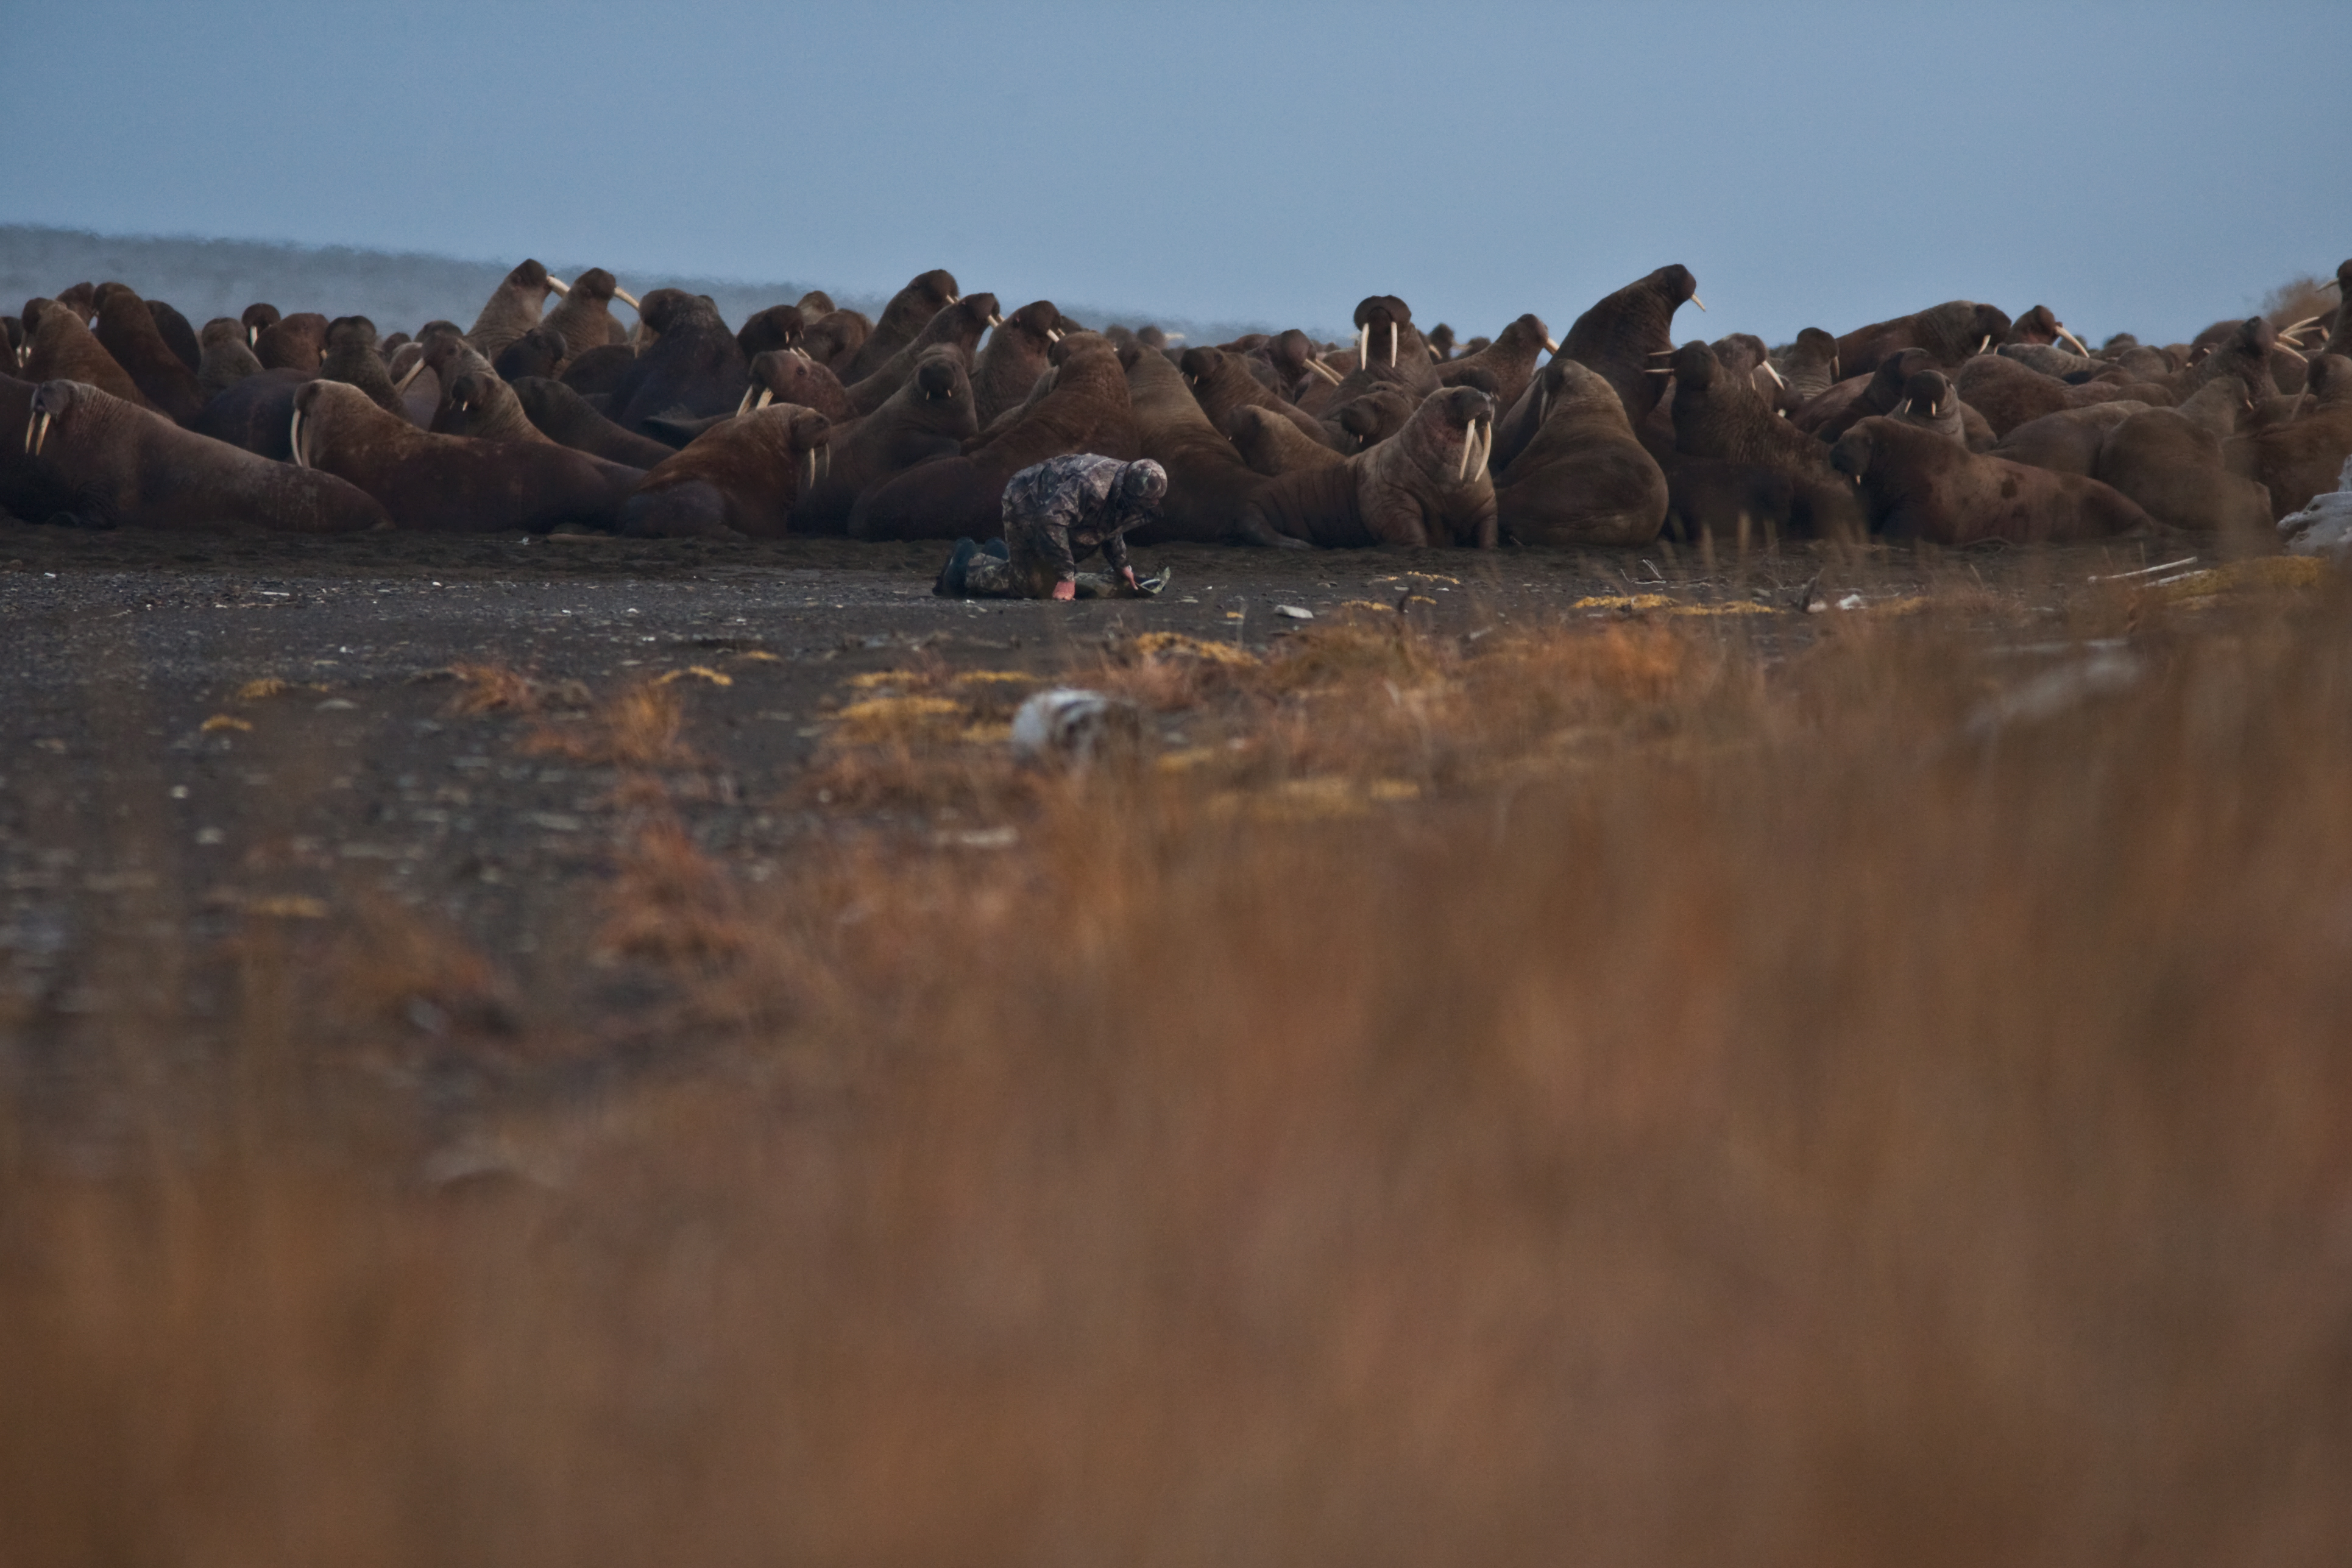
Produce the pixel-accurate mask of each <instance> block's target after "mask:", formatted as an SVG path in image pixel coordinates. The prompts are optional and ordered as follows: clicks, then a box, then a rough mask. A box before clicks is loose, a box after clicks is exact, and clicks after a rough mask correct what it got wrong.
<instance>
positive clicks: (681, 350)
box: [575, 288, 751, 435]
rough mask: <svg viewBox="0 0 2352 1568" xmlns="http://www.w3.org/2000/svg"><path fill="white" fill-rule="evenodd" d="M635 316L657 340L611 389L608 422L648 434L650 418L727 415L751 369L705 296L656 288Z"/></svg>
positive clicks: (737, 402) (724, 323) (716, 310)
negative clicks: (653, 333) (654, 334)
mask: <svg viewBox="0 0 2352 1568" xmlns="http://www.w3.org/2000/svg"><path fill="white" fill-rule="evenodd" d="M637 316H638V319H639V320H641V321H643V322H644V323H645V324H646V326H648V327H651V328H652V329H654V331H655V332H656V334H658V336H656V339H655V340H654V342H653V345H652V347H650V348H648V349H646V350H645V351H644V352H643V353H640V354H639V355H638V356H637V357H636V359H635V361H634V362H633V363H632V364H631V365H630V366H629V368H628V371H627V372H626V373H625V375H623V376H622V377H621V379H620V382H619V383H618V384H617V385H616V386H614V389H613V392H612V393H611V398H612V403H611V407H610V409H609V410H608V411H607V412H608V413H610V414H611V416H612V418H613V421H614V423H616V424H618V425H620V426H621V427H622V428H623V429H625V430H634V431H635V432H636V433H637V434H640V435H650V434H653V432H652V431H650V430H648V429H647V428H646V421H647V420H648V419H650V418H652V417H653V416H654V415H656V414H670V415H683V416H685V417H687V418H688V419H697V418H702V417H704V416H707V415H709V414H714V413H732V412H733V411H734V410H735V408H736V407H737V405H738V404H740V402H742V398H743V389H744V388H745V387H746V386H748V385H750V384H751V369H750V367H749V366H747V365H746V364H745V363H744V361H743V350H742V349H741V348H740V346H739V345H738V344H737V343H736V341H735V334H734V333H732V332H730V331H729V330H728V329H727V323H726V322H725V321H724V320H722V319H720V318H719V307H718V306H717V305H715V304H713V303H712V302H711V301H710V299H709V297H708V296H706V295H700V294H688V293H687V292H686V291H685V290H684V289H682V288H656V289H655V290H654V291H653V292H652V293H650V294H648V295H646V298H645V302H644V305H643V307H642V308H640V309H639V311H638V313H637ZM575 384H576V383H575Z"/></svg>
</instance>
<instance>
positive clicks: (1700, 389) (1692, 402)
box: [1674, 341, 1864, 539]
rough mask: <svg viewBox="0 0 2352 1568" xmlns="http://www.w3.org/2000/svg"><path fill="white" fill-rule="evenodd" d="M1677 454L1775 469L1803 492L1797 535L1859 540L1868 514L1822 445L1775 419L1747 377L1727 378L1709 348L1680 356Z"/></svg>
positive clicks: (1794, 519) (1689, 349)
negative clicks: (1836, 472)
mask: <svg viewBox="0 0 2352 1568" xmlns="http://www.w3.org/2000/svg"><path fill="white" fill-rule="evenodd" d="M1674 374H1675V407H1674V423H1675V454H1676V455H1678V456H1683V457H1698V458H1704V459H1706V460H1708V461H1711V462H1717V463H1730V464H1737V465H1748V466H1753V467H1760V468H1768V469H1770V470H1771V471H1772V472H1774V473H1776V474H1779V475H1780V476H1783V477H1785V478H1786V479H1787V480H1788V481H1789V483H1790V486H1793V487H1794V490H1795V493H1796V505H1795V508H1794V510H1793V513H1792V515H1791V517H1790V522H1791V525H1792V527H1793V528H1794V529H1795V530H1796V531H1797V532H1799V533H1801V534H1805V533H1810V534H1811V535H1813V536H1815V537H1816V538H1838V539H1858V538H1861V537H1862V534H1863V532H1864V518H1863V516H1862V509H1861V507H1858V506H1856V505H1855V503H1854V500H1853V487H1852V486H1850V485H1849V484H1847V483H1846V482H1845V481H1843V480H1842V479H1840V478H1839V477H1838V476H1837V475H1836V474H1835V473H1834V472H1833V471H1832V469H1831V467H1830V465H1829V460H1828V457H1829V455H1828V452H1827V451H1826V449H1825V448H1823V446H1822V444H1821V443H1820V442H1818V441H1816V440H1814V439H1813V438H1812V437H1811V436H1810V435H1807V434H1805V433H1804V432H1802V431H1801V430H1798V429H1796V428H1795V427H1794V426H1792V425H1791V424H1790V423H1789V422H1788V421H1787V420H1785V419H1782V418H1780V417H1779V416H1778V415H1776V414H1774V413H1772V411H1771V409H1770V408H1769V406H1768V405H1767V404H1766V403H1765V402H1764V398H1763V394H1761V393H1760V392H1757V390H1756V389H1755V388H1754V387H1753V386H1750V385H1749V384H1748V381H1747V379H1746V378H1745V377H1742V376H1733V375H1727V374H1725V373H1724V372H1723V370H1722V366H1721V364H1720V363H1719V362H1718V361H1717V359H1716V357H1715V350H1714V349H1712V348H1711V347H1709V346H1708V345H1706V344H1705V343H1701V342H1696V341H1693V342H1688V343H1685V344H1684V345H1683V346H1682V347H1681V348H1680V349H1678V350H1675V360H1674Z"/></svg>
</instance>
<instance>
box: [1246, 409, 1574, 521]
mask: <svg viewBox="0 0 2352 1568" xmlns="http://www.w3.org/2000/svg"><path fill="white" fill-rule="evenodd" d="M1612 390H1613V389H1612ZM1494 429H1495V400H1494V399H1493V398H1491V397H1489V396H1487V395H1486V393H1485V392H1479V391H1477V390H1476V389H1475V388H1472V387H1448V388H1446V389H1444V391H1442V392H1433V393H1432V394H1431V395H1430V396H1429V397H1428V398H1426V399H1424V400H1423V402H1422V404H1421V406H1420V408H1418V409H1416V410H1415V411H1414V412H1413V416H1412V422H1411V423H1408V424H1407V425H1406V426H1405V427H1404V428H1403V429H1402V430H1401V431H1399V432H1397V434H1396V435H1395V437H1394V438H1393V439H1392V440H1389V441H1383V442H1381V444H1379V445H1378V446H1375V447H1372V448H1371V449H1370V450H1369V451H1366V452H1360V453H1358V454H1357V455H1355V456H1353V457H1350V458H1349V459H1348V460H1347V461H1346V462H1345V463H1343V464H1341V465H1339V467H1336V468H1302V469H1297V470H1295V471H1293V472H1291V473H1288V474H1285V475H1283V476H1280V477H1278V478H1274V479H1266V480H1263V481H1261V482H1260V483H1259V485H1258V487H1257V489H1256V491H1255V493H1254V494H1252V495H1251V496H1250V497H1249V498H1248V499H1247V500H1245V501H1244V503H1243V504H1242V507H1241V516H1240V520H1239V522H1238V524H1237V526H1236V527H1235V528H1234V530H1233V531H1234V534H1235V535H1236V537H1238V538H1241V539H1243V540H1244V542H1247V543H1251V544H1263V545H1279V544H1282V543H1283V542H1284V541H1285V540H1300V541H1304V542H1306V543H1308V544H1314V545H1320V546H1324V547H1326V548H1336V549H1348V548H1360V547H1363V546H1367V545H1383V546H1390V547H1394V548H1400V549H1428V548H1429V547H1431V546H1433V545H1449V544H1452V545H1475V546H1476V547H1477V548H1479V549H1493V548H1494V546H1495V543H1496V518H1495V482H1494V478H1493V476H1491V475H1490V474H1489V473H1488V472H1487V468H1486V449H1487V447H1488V446H1489V445H1490V444H1492V442H1493V439H1494Z"/></svg>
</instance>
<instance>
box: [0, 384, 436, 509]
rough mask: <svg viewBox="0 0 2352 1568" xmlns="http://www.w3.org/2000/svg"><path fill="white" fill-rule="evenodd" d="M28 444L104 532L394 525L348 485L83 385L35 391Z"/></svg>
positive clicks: (50, 386) (46, 386) (76, 506)
mask: <svg viewBox="0 0 2352 1568" xmlns="http://www.w3.org/2000/svg"><path fill="white" fill-rule="evenodd" d="M354 395H357V394H354ZM24 444H25V448H26V451H27V452H28V453H29V454H30V455H32V457H33V459H34V461H35V463H36V464H37V465H40V466H41V467H43V468H44V470H45V471H46V472H47V475H48V476H50V477H51V478H52V479H53V480H54V482H55V483H56V484H57V485H58V486H60V487H62V488H63V489H64V490H66V491H67V492H68V494H70V495H71V497H72V503H71V505H70V507H68V510H70V511H72V512H74V513H75V514H77V515H78V516H79V517H83V518H86V519H88V520H89V521H92V522H95V523H97V524H99V525H100V526H102V527H109V528H116V527H119V528H220V527H247V528H252V527H258V528H271V529H275V530H278V531H279V532H285V533H304V534H335V533H351V532H353V531H355V530H358V529H361V528H388V527H390V526H391V520H390V519H389V518H388V517H386V516H385V515H384V509H383V507H380V506H378V505H377V504H376V503H375V502H373V501H372V500H370V499H369V498H368V497H366V496H363V495H362V494H361V493H360V492H359V491H358V490H356V489H353V488H352V486H350V485H347V484H345V483H343V482H342V481H341V479H338V478H334V477H332V476H329V475H325V474H316V473H308V472H305V471H304V470H302V469H299V468H293V467H289V466H288V465H285V464H282V463H273V462H271V461H269V460H268V458H266V457H258V456H256V455H254V454H252V453H250V452H242V451H239V450H238V449H236V447H233V446H228V445H225V444H222V443H220V442H217V441H214V440H211V439H210V438H208V437H205V436H202V435H198V434H195V433H194V432H193V431H186V430H183V429H181V428H180V427H179V426H178V425H176V424H174V423H172V422H171V421H170V420H168V419H165V418H164V417H163V415H161V414H159V413H155V412H154V411H153V410H152V409H144V408H141V407H138V406H137V405H136V404H133V403H131V402H125V401H123V400H122V399H121V398H118V397H113V396H110V395H109V394H108V393H105V392H100V391H99V390H98V389H97V388H96V387H91V386H84V385H83V384H81V383H80V382H43V383H42V384H41V386H40V387H39V388H38V389H37V391H36V392H34V393H33V397H32V404H31V408H30V411H29V419H28V423H27V424H26V429H25V437H24Z"/></svg>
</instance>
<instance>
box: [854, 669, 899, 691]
mask: <svg viewBox="0 0 2352 1568" xmlns="http://www.w3.org/2000/svg"><path fill="white" fill-rule="evenodd" d="M914 678H915V677H914V676H913V675H912V674H908V672H907V671H905V670H868V671H866V673H865V674H862V675H852V676H850V677H849V679H848V680H847V681H846V682H845V683H844V684H845V685H849V686H852V687H854V688H856V690H858V691H861V692H870V691H873V690H874V689H875V688H876V687H877V686H898V685H907V684H908V683H909V682H911V681H912V680H913V679H914Z"/></svg>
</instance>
